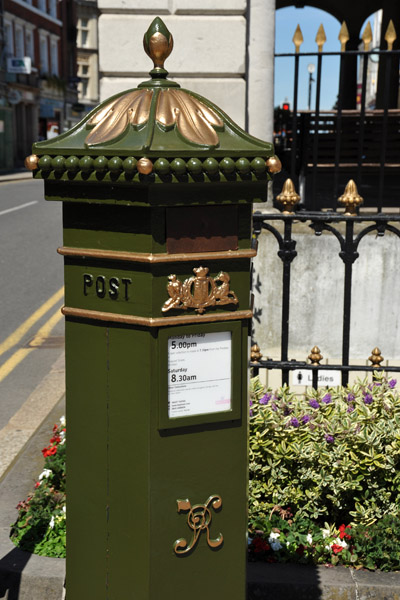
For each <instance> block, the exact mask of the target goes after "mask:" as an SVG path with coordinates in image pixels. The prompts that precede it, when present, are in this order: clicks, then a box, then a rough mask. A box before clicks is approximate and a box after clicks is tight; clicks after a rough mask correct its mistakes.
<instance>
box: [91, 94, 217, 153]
mask: <svg viewBox="0 0 400 600" xmlns="http://www.w3.org/2000/svg"><path fill="white" fill-rule="evenodd" d="M153 93H154V92H153V90H151V89H142V90H134V91H133V92H129V93H127V94H124V95H123V96H120V98H118V99H117V100H113V101H112V102H110V103H109V104H107V105H106V106H105V107H104V108H103V109H102V110H101V111H99V112H98V113H97V114H95V115H94V116H93V117H92V118H91V119H90V120H89V121H88V122H87V126H89V127H90V126H92V125H94V128H93V129H92V130H91V131H90V133H89V134H88V135H87V137H86V140H85V143H86V144H88V145H89V146H92V145H94V144H103V143H105V142H109V141H111V140H113V139H115V138H117V137H119V136H121V135H122V134H123V133H124V132H125V131H126V129H127V128H128V126H129V124H131V125H134V126H139V125H144V124H145V123H147V121H148V119H149V113H150V104H151V100H152V96H153ZM155 120H156V121H157V122H158V123H159V124H160V125H161V126H163V127H165V128H171V127H173V126H174V125H176V126H177V128H178V131H179V133H180V134H181V135H182V136H183V137H184V138H185V139H187V140H188V141H189V142H192V143H193V144H198V145H201V146H216V145H217V144H218V142H219V138H218V134H217V133H216V131H215V129H214V127H220V128H221V127H223V125H224V124H223V121H222V120H221V119H220V118H219V117H218V115H216V114H215V112H214V111H213V110H211V109H210V108H209V107H208V106H206V105H205V104H204V103H203V102H201V101H200V100H198V99H197V98H195V97H194V96H191V95H190V94H188V93H187V92H184V91H183V90H179V89H174V88H166V89H162V90H159V94H158V98H157V108H156V115H155Z"/></svg>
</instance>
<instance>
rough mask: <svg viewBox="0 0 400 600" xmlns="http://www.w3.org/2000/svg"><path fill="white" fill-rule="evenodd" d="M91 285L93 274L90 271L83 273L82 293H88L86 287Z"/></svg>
mask: <svg viewBox="0 0 400 600" xmlns="http://www.w3.org/2000/svg"><path fill="white" fill-rule="evenodd" d="M92 285H93V275H90V273H84V275H83V293H84V295H85V296H87V295H88V291H87V288H88V287H91V286H92Z"/></svg>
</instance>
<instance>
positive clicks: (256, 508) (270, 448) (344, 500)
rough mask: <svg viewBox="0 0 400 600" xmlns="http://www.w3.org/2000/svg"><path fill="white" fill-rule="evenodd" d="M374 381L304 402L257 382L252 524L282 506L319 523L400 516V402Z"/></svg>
mask: <svg viewBox="0 0 400 600" xmlns="http://www.w3.org/2000/svg"><path fill="white" fill-rule="evenodd" d="M374 376H375V380H374V382H373V383H369V384H368V382H367V381H366V380H365V381H358V382H357V383H356V384H355V385H354V386H353V387H351V388H350V387H346V388H340V387H339V388H330V389H322V390H321V389H320V390H318V391H316V390H311V389H310V390H309V392H307V393H306V394H305V395H302V396H297V395H295V394H294V393H291V392H290V389H289V388H288V387H287V386H284V387H283V388H280V389H279V390H277V391H276V392H275V393H273V392H272V391H271V390H265V389H264V388H263V386H262V385H261V383H260V381H259V379H258V378H257V377H256V378H254V379H252V380H251V400H250V404H251V407H250V414H251V417H250V524H251V523H252V522H254V523H255V522H260V520H262V519H265V518H268V516H269V514H270V512H271V510H272V509H273V507H274V506H276V505H279V506H280V507H283V508H287V507H290V509H291V511H292V513H293V514H294V515H295V518H296V517H297V518H311V519H312V520H315V521H317V522H320V523H323V522H324V521H326V520H329V522H331V523H341V522H345V523H349V522H353V523H361V524H364V525H368V524H371V523H373V522H375V521H376V520H378V519H380V518H382V517H383V516H384V515H386V514H392V515H400V469H399V466H400V397H399V394H398V392H397V390H396V389H395V384H396V381H395V380H394V379H390V378H388V377H386V376H385V375H384V374H383V373H378V372H376V373H375V374H374Z"/></svg>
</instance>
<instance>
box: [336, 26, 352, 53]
mask: <svg viewBox="0 0 400 600" xmlns="http://www.w3.org/2000/svg"><path fill="white" fill-rule="evenodd" d="M349 39H350V34H349V30H348V29H347V25H346V21H343V23H342V26H341V28H340V31H339V35H338V40H339V42H340V44H341V46H340V52H345V51H346V44H347V42H348V41H349Z"/></svg>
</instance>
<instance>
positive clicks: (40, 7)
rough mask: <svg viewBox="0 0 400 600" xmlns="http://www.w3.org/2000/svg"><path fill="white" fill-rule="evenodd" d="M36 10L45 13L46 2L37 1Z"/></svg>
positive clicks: (43, 0)
mask: <svg viewBox="0 0 400 600" xmlns="http://www.w3.org/2000/svg"><path fill="white" fill-rule="evenodd" d="M38 9H39V10H42V11H43V12H46V0H38Z"/></svg>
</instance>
